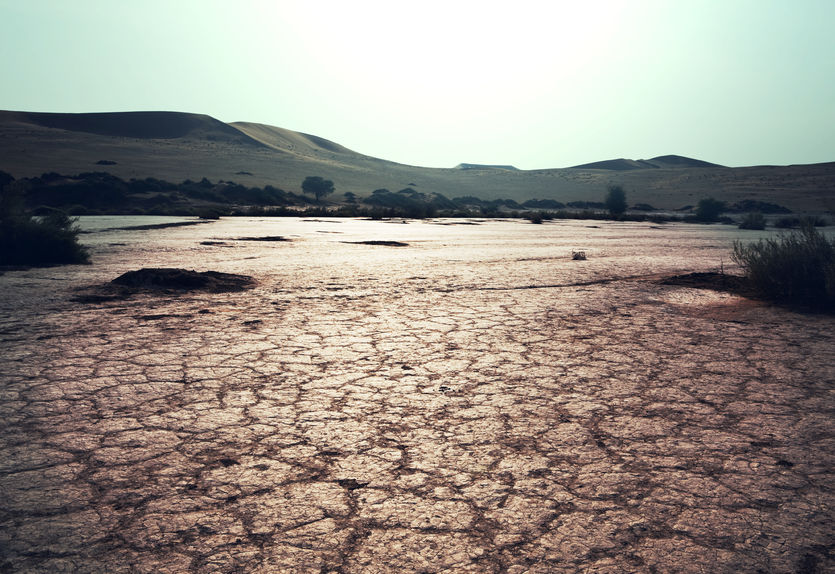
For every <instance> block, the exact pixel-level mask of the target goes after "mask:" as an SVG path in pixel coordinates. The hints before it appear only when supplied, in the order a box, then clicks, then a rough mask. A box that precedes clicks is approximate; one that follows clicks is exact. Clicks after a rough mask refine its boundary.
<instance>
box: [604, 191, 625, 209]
mask: <svg viewBox="0 0 835 574" xmlns="http://www.w3.org/2000/svg"><path fill="white" fill-rule="evenodd" d="M603 203H604V205H605V206H606V209H608V210H609V213H611V214H612V215H621V214H622V213H623V212H625V211H626V192H625V191H623V187H621V186H619V185H610V186H609V193H607V194H606V200H605V201H604V202H603Z"/></svg>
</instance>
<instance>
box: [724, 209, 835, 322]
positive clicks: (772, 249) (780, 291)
mask: <svg viewBox="0 0 835 574" xmlns="http://www.w3.org/2000/svg"><path fill="white" fill-rule="evenodd" d="M731 257H732V258H733V260H734V261H735V262H736V263H738V264H739V265H740V266H741V267H742V269H743V271H744V272H745V275H746V277H747V278H748V280H749V281H750V284H751V286H752V287H753V288H754V289H755V290H756V291H757V292H758V293H759V294H760V295H761V296H763V297H765V298H767V299H771V300H774V301H778V302H781V303H789V304H799V305H803V306H808V307H813V308H819V309H825V310H829V311H833V310H835V239H828V238H827V237H826V236H824V235H823V234H822V233H820V232H819V231H818V230H816V229H815V227H814V226H813V225H811V224H808V223H807V224H806V225H804V226H803V227H801V229H799V230H797V231H792V232H790V233H788V234H785V235H780V236H778V237H775V238H768V239H761V240H759V241H758V242H756V243H749V244H744V243H741V242H739V241H736V242H734V248H733V254H732V255H731Z"/></svg>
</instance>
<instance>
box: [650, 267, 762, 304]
mask: <svg viewBox="0 0 835 574" xmlns="http://www.w3.org/2000/svg"><path fill="white" fill-rule="evenodd" d="M660 283H661V284H662V285H677V286H679V287H690V288H692V289H711V290H713V291H724V292H726V293H733V294H735V295H741V296H742V297H748V298H755V297H756V291H755V290H754V289H753V287H752V286H751V284H750V283H749V281H748V279H747V278H745V277H742V276H740V275H725V274H724V273H716V272H703V273H687V274H685V275H673V276H672V277H667V278H666V279H662V280H661V281H660Z"/></svg>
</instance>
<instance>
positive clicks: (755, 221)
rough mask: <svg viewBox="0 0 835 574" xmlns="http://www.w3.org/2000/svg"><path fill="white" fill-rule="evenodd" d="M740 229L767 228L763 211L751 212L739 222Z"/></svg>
mask: <svg viewBox="0 0 835 574" xmlns="http://www.w3.org/2000/svg"><path fill="white" fill-rule="evenodd" d="M739 228H740V229H765V217H763V214H762V213H758V212H756V211H755V212H753V213H749V214H748V215H746V216H745V217H743V218H742V221H740V222H739Z"/></svg>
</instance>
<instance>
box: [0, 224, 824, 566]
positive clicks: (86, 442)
mask: <svg viewBox="0 0 835 574" xmlns="http://www.w3.org/2000/svg"><path fill="white" fill-rule="evenodd" d="M174 220H175V219H172V218H166V219H164V220H159V221H156V220H155V221H154V222H155V223H159V222H165V221H174ZM114 221H115V224H114V225H111V224H110V222H109V221H105V219H104V218H86V219H84V220H83V225H84V227H85V228H87V229H89V230H98V231H96V232H94V233H90V234H86V235H84V236H83V242H84V243H86V244H88V245H90V246H91V249H92V258H93V262H94V263H93V265H89V266H72V267H57V268H50V269H33V270H28V271H12V272H7V273H5V274H4V275H0V344H2V360H0V413H1V414H2V418H1V419H0V571H11V572H16V571H32V572H102V571H116V572H118V571H136V572H215V571H217V572H285V571H286V572H513V573H522V572H576V571H594V572H669V571H678V572H732V571H741V572H825V571H831V570H832V569H833V568H835V558H833V556H832V554H831V550H830V548H831V547H832V546H833V543H834V542H835V541H834V540H833V538H835V536H833V528H832V524H833V511H832V506H833V502H835V495H833V486H835V480H833V474H834V473H835V471H833V463H835V456H834V454H835V433H833V423H832V420H833V414H834V413H833V410H834V409H833V407H835V393H834V392H833V379H835V344H833V343H835V341H834V340H833V339H835V334H833V333H835V331H833V323H835V321H833V318H832V317H827V316H821V315H805V314H799V313H796V312H792V311H788V310H785V309H780V308H774V307H770V306H766V305H763V304H760V303H757V302H753V301H749V300H746V299H743V298H740V297H737V296H733V295H729V294H722V293H716V292H712V291H704V290H696V289H689V288H682V287H674V286H665V285H660V284H659V283H658V281H657V280H658V278H660V277H663V276H666V275H672V274H675V273H681V272H689V271H715V270H718V269H720V268H722V267H724V268H725V269H726V270H733V269H732V265H731V263H730V258H729V253H730V246H731V243H732V241H733V240H734V239H736V238H749V239H750V238H756V237H758V236H757V235H752V234H750V232H749V233H748V234H742V233H741V232H739V231H737V230H736V229H731V228H727V227H718V226H715V227H706V226H688V225H681V224H679V225H665V226H652V225H648V224H618V223H607V222H582V221H575V222H562V221H561V222H550V223H546V224H543V225H531V224H528V223H522V222H519V221H490V222H475V221H474V222H470V223H473V224H472V225H460V224H455V225H451V224H449V223H451V222H450V221H439V222H426V223H421V222H411V223H408V224H404V223H399V222H371V221H352V220H327V221H310V220H308V221H304V220H299V219H261V220H258V219H224V220H220V221H217V222H210V223H203V224H200V225H195V226H189V227H177V228H164V229H156V230H111V231H106V229H109V228H112V227H120V226H125V224H136V225H140V224H143V223H147V220H144V219H142V221H130V222H127V221H126V220H124V219H119V218H115V219H114ZM275 236H281V237H284V238H286V239H289V240H290V241H269V242H260V241H251V240H248V241H243V240H241V238H253V237H275ZM362 241H397V242H400V243H406V244H407V245H405V246H388V245H368V244H361V243H356V242H362ZM207 243H208V244H207ZM577 250H583V251H585V252H586V255H587V260H585V261H574V260H572V257H571V255H572V252H573V251H577ZM141 267H181V268H186V269H196V270H200V271H204V270H214V271H221V272H227V273H240V274H246V275H251V276H253V277H254V278H255V279H256V281H257V285H256V287H255V288H253V289H250V290H247V291H242V292H237V293H202V292H190V293H183V294H171V293H163V294H143V293H139V294H136V295H134V296H132V297H130V298H127V299H124V300H113V301H104V302H99V303H82V302H79V301H74V300H73V297H74V296H76V295H77V291H76V290H77V289H78V288H81V287H87V286H89V285H93V284H101V283H105V282H108V281H110V280H111V279H113V278H115V277H116V276H118V275H120V274H121V273H124V272H125V271H130V270H134V269H139V268H141Z"/></svg>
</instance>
